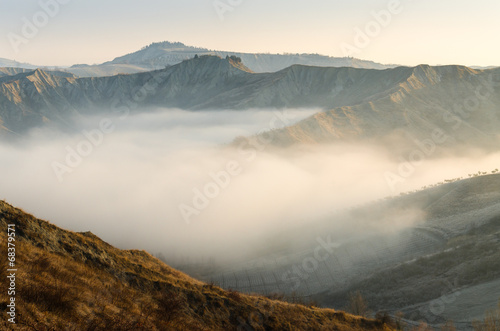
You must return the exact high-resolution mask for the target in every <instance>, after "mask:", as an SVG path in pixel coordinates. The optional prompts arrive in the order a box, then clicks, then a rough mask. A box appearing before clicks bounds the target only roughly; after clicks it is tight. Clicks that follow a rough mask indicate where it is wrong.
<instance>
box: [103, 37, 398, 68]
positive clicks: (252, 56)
mask: <svg viewBox="0 0 500 331" xmlns="http://www.w3.org/2000/svg"><path fill="white" fill-rule="evenodd" d="M196 54H198V55H216V56H220V57H223V58H224V57H226V56H231V55H235V56H237V57H240V58H241V59H242V60H243V63H245V65H246V66H247V67H248V68H250V69H251V70H252V71H254V72H276V71H279V70H282V69H285V68H286V67H289V66H292V65H294V64H301V65H308V66H321V67H353V68H365V69H387V68H392V67H394V65H383V64H380V63H376V62H373V61H365V60H360V59H356V58H351V57H343V58H337V57H331V56H325V55H319V54H298V53H297V54H264V53H243V52H229V51H217V50H209V49H206V48H200V47H193V46H186V45H184V44H183V43H180V42H174V43H171V42H168V41H164V42H158V43H152V44H150V45H148V46H146V47H144V48H142V49H141V50H139V51H137V52H133V53H130V54H127V55H124V56H120V57H117V58H115V59H114V60H113V61H109V62H106V63H104V64H114V65H122V64H128V65H140V66H143V67H146V68H150V69H159V68H164V67H165V66H169V65H174V64H177V63H179V62H182V61H184V60H188V59H191V58H193V57H194V56H195V55H196Z"/></svg>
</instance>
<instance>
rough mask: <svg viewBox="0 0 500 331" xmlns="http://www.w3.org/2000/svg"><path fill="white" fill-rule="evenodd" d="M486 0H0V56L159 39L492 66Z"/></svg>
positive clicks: (495, 49)
mask: <svg viewBox="0 0 500 331" xmlns="http://www.w3.org/2000/svg"><path fill="white" fill-rule="evenodd" d="M499 12H500V2H498V1H495V0H477V1H466V0H440V1H430V0H419V1H415V0H349V1H339V0H337V1H331V0H311V1H299V0H273V1H265V0H251V1H250V0H166V1H165V0H146V1H144V0H143V1H139V0H119V1H118V0H106V1H97V0H39V1H35V0H25V1H19V0H0V58H7V59H15V60H17V61H20V62H28V63H32V64H36V65H46V66H67V65H72V64H76V63H87V64H93V63H102V62H105V61H109V60H112V59H113V58H115V57H117V56H121V55H124V54H127V53H130V52H134V51H136V50H139V49H140V48H142V47H143V46H145V45H148V44H150V43H152V42H158V41H180V42H183V43H185V44H187V45H191V46H200V47H206V48H209V49H216V50H227V51H235V52H236V51H238V52H269V53H283V52H290V53H319V54H324V55H330V56H354V57H356V58H361V59H366V60H372V61H376V62H381V63H386V64H402V65H417V64H422V63H426V64H431V65H438V64H463V65H480V66H490V65H495V66H498V65H500V58H499V56H498V55H499V54H500V43H498V35H499V32H500V20H498V13H499Z"/></svg>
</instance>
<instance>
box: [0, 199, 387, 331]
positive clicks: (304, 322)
mask: <svg viewBox="0 0 500 331" xmlns="http://www.w3.org/2000/svg"><path fill="white" fill-rule="evenodd" d="M8 224H14V225H15V232H16V237H15V238H16V240H15V245H16V246H15V247H16V267H17V269H18V271H17V275H16V285H15V287H16V297H15V302H16V309H17V312H16V313H17V317H16V318H17V327H16V328H15V330H236V329H253V330H296V329H301V330H319V329H321V330H390V329H391V328H390V327H389V326H388V325H386V324H384V323H383V322H382V321H375V320H368V319H364V318H359V317H355V316H352V315H348V314H345V313H343V312H336V311H334V310H331V309H318V308H313V307H306V306H302V305H297V304H290V303H285V302H281V301H275V300H270V299H267V298H265V297H261V296H256V295H254V296H250V295H244V294H240V293H238V292H235V291H225V290H222V289H220V288H219V287H216V286H213V285H208V284H205V283H202V282H200V281H197V280H195V279H193V278H190V277H189V276H187V275H185V274H183V273H181V272H179V271H177V270H174V269H172V268H170V267H169V266H167V265H166V264H164V263H162V262H161V261H159V260H158V259H156V258H154V257H153V256H151V255H149V254H148V253H146V252H144V251H124V250H119V249H117V248H114V247H112V246H111V245H109V244H107V243H105V242H103V241H102V240H100V239H99V238H97V237H96V236H95V235H93V234H92V233H90V232H87V233H74V232H70V231H65V230H62V229H60V228H58V227H56V226H54V225H52V224H49V223H48V222H45V221H42V220H39V219H36V218H35V217H33V216H31V215H29V214H26V213H24V212H23V211H22V210H20V209H17V208H14V207H12V206H10V205H9V204H7V203H5V202H3V201H0V228H1V232H0V237H1V241H2V252H3V254H5V256H6V240H7V226H8ZM0 270H1V271H0V274H1V275H0V276H1V278H2V279H4V280H5V279H7V278H6V276H7V271H6V268H5V266H4V267H3V268H1V269H0ZM3 284H4V287H5V288H7V284H6V283H5V281H4V282H3ZM6 295H7V292H6V291H2V294H1V297H0V301H1V307H2V310H3V315H4V318H3V319H2V322H1V323H2V325H3V327H2V328H3V329H10V324H9V322H7V321H6V318H5V316H6V311H5V309H6V306H7V302H8V300H9V298H8V297H7V296H6Z"/></svg>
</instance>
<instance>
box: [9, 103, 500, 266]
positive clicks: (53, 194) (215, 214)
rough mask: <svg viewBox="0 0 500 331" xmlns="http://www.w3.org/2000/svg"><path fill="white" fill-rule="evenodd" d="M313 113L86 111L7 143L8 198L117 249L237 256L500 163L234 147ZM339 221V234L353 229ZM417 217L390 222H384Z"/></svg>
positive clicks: (371, 150) (369, 150) (341, 148)
mask: <svg viewBox="0 0 500 331" xmlns="http://www.w3.org/2000/svg"><path fill="white" fill-rule="evenodd" d="M316 111H317V110H314V109H313V110H304V109H299V110H288V111H286V112H283V111H280V110H265V111H263V110H259V111H257V110H249V111H203V112H201V111H198V112H187V111H180V110H175V109H163V110H158V111H156V112H153V113H145V114H140V115H131V116H128V117H126V118H120V117H107V118H96V117H92V118H86V119H85V120H82V121H81V123H82V127H81V130H80V131H79V132H78V133H75V134H63V133H54V132H49V131H47V130H43V129H37V130H33V131H31V133H30V135H29V136H28V137H26V138H25V139H23V140H22V141H21V142H18V143H16V144H7V143H0V164H1V168H2V173H3V175H2V176H1V177H0V198H2V199H5V200H6V201H7V202H9V203H12V204H14V205H15V206H17V207H21V208H23V209H24V210H26V211H28V212H30V213H33V214H35V215H36V216H38V217H41V218H44V219H48V220H50V221H51V222H53V223H55V224H56V225H58V226H61V227H63V228H66V229H70V230H73V231H91V232H93V233H95V234H96V235H98V236H99V237H101V238H102V239H103V240H105V241H107V242H109V243H111V244H113V245H116V246H118V247H120V248H138V249H146V250H148V251H150V252H152V253H158V252H161V253H162V254H163V255H165V256H167V257H172V258H174V257H185V258H189V259H193V260H196V259H199V258H201V257H215V258H216V259H220V260H224V259H238V257H240V256H243V255H246V254H248V253H251V252H253V251H255V250H257V249H261V248H262V247H256V246H257V245H261V240H262V239H263V238H272V237H277V236H278V237H279V235H280V234H281V233H284V232H287V231H288V230H290V229H292V228H298V227H303V226H305V225H307V224H311V223H313V222H315V221H317V220H319V219H324V218H325V217H327V216H328V215H331V214H332V213H334V212H335V211H336V210H340V209H344V208H348V207H352V206H356V205H359V204H363V203H366V202H369V201H372V200H376V199H379V198H383V197H386V196H390V195H398V194H399V193H400V192H404V191H409V190H414V189H419V188H421V187H422V186H424V185H428V184H434V183H436V182H440V181H442V180H444V179H447V178H456V177H461V176H465V177H467V174H468V173H476V172H477V171H478V170H483V171H489V170H492V169H495V168H496V167H498V163H499V161H500V153H490V154H486V153H483V152H478V151H474V153H473V154H471V156H470V157H469V156H464V155H466V154H464V152H463V151H462V153H461V155H460V156H453V155H449V156H446V157H439V158H436V157H432V155H426V156H425V157H422V158H421V159H419V160H418V162H413V161H412V162H408V163H409V165H410V169H408V164H407V165H404V163H405V162H406V161H405V159H404V156H402V158H401V161H398V162H395V161H394V160H395V159H397V158H395V157H394V155H390V153H389V150H390V148H387V146H377V145H376V144H374V143H366V144H361V143H356V144H342V143H339V144H329V145H309V146H296V147H289V148H286V149H277V148H275V147H271V145H270V144H269V142H270V140H271V138H272V135H270V136H268V140H263V141H260V143H259V144H258V145H257V146H255V145H250V144H248V143H245V141H244V140H243V142H242V143H240V144H239V145H238V146H234V145H229V143H231V142H232V141H233V139H234V138H235V137H237V136H249V135H253V134H257V133H258V132H262V131H268V130H270V129H273V128H276V127H279V126H282V125H283V124H287V125H289V124H292V123H294V122H296V121H298V120H300V119H302V118H305V117H306V116H309V115H311V114H312V113H314V112H316ZM287 121H288V122H287ZM415 148H417V147H415ZM405 166H406V168H405ZM415 214H418V212H416V213H415ZM372 221H373V222H377V221H379V220H372ZM336 222H338V223H339V224H336V225H335V228H336V229H337V231H338V233H341V232H342V229H343V228H345V229H346V230H347V229H349V227H350V225H349V224H342V221H341V220H337V221H336ZM381 222H382V221H381ZM413 222H415V219H414V218H412V217H406V218H404V219H402V218H399V217H392V218H387V219H386V220H383V226H384V228H387V229H388V230H390V229H394V228H395V229H399V228H402V227H407V226H411V225H412V224H413ZM363 228H364V229H365V231H371V229H372V228H373V227H370V226H368V225H367V226H366V227H359V229H360V231H363V230H361V229H363ZM285 240H286V238H285Z"/></svg>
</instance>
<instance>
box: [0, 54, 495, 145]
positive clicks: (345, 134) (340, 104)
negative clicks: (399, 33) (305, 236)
mask: <svg viewBox="0 0 500 331" xmlns="http://www.w3.org/2000/svg"><path fill="white" fill-rule="evenodd" d="M499 81H500V69H494V70H485V71H482V70H474V69H470V68H467V67H460V66H444V67H430V66H418V67H414V68H410V67H398V68H394V69H386V70H370V69H355V68H323V67H308V66H298V65H295V66H291V67H288V68H286V69H283V70H281V71H278V72H275V73H260V74H259V73H253V72H252V71H251V70H250V69H248V68H247V67H246V66H245V65H244V64H243V63H242V62H241V59H239V58H237V57H227V58H225V59H222V58H219V57H216V56H201V57H199V58H194V59H191V60H186V61H184V62H182V63H180V64H178V65H175V66H171V67H169V68H166V69H163V70H158V71H153V72H147V73H139V74H133V75H117V76H112V77H100V78H76V77H74V76H72V75H68V76H64V75H61V74H55V73H54V72H47V71H43V70H35V71H30V72H21V73H18V74H15V75H11V76H4V77H2V78H0V105H1V107H0V120H1V124H2V126H3V128H4V130H11V131H14V132H18V133H20V132H22V131H24V130H27V129H29V128H32V127H34V126H39V125H47V124H49V125H50V124H51V123H52V124H64V125H67V123H68V121H69V120H70V119H71V118H72V117H74V116H78V115H85V114H90V113H99V114H101V115H102V114H109V113H113V111H116V110H120V111H121V110H123V109H128V111H145V109H147V107H177V108H182V109H192V110H199V109H249V108H268V107H276V108H300V107H314V108H321V109H324V110H325V111H324V112H321V113H318V114H316V115H314V116H312V117H310V118H307V119H305V120H303V121H301V122H300V123H298V124H296V125H294V126H291V127H287V128H285V129H280V130H275V131H273V137H274V143H275V144H280V145H289V144H293V143H297V142H301V143H304V142H306V143H311V142H312V143H316V142H324V141H336V140H352V139H360V138H361V139H366V138H373V137H393V136H396V137H398V138H399V137H400V136H407V138H408V137H410V138H411V139H427V138H429V137H433V133H434V132H435V131H436V130H439V131H440V132H444V133H446V134H447V135H448V136H451V137H452V138H453V139H449V141H451V140H456V141H458V142H467V143H471V144H476V143H477V144H480V145H486V144H488V143H491V142H494V139H496V137H497V136H498V134H499V130H500V120H499V112H500V110H499V107H498V104H500V90H499V89H498V85H499V83H498V82H499ZM411 139H410V141H411Z"/></svg>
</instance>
